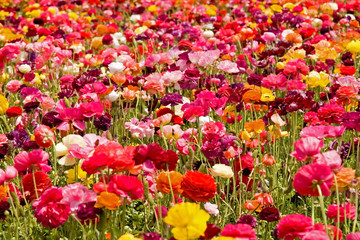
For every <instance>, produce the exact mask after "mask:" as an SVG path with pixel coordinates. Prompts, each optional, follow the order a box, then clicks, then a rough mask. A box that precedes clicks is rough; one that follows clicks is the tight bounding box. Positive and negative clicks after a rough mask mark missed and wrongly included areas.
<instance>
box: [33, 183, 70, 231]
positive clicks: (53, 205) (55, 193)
mask: <svg viewBox="0 0 360 240" xmlns="http://www.w3.org/2000/svg"><path fill="white" fill-rule="evenodd" d="M62 199H63V193H62V189H61V188H57V187H51V188H49V189H47V190H46V191H45V192H44V193H43V194H42V195H41V197H40V198H39V199H37V200H35V201H34V203H33V204H32V206H33V208H35V212H34V216H35V217H36V219H37V221H38V222H40V223H41V224H42V225H43V226H44V227H49V228H50V229H52V228H57V227H60V226H61V225H63V224H64V223H65V222H66V220H67V219H68V218H69V215H70V206H69V205H67V204H64V203H62V202H61V200H62Z"/></svg>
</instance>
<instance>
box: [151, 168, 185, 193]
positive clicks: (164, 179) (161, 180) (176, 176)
mask: <svg viewBox="0 0 360 240" xmlns="http://www.w3.org/2000/svg"><path fill="white" fill-rule="evenodd" d="M169 178H170V182H171V188H172V190H173V193H175V194H177V193H182V192H183V190H182V189H181V182H182V180H183V176H182V175H181V173H178V172H176V171H171V172H170V173H168V172H161V173H160V174H159V175H158V176H157V177H156V188H157V190H158V191H159V192H161V193H164V194H165V193H171V189H170V184H169Z"/></svg>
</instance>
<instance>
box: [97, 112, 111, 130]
mask: <svg viewBox="0 0 360 240" xmlns="http://www.w3.org/2000/svg"><path fill="white" fill-rule="evenodd" d="M94 126H95V127H96V128H97V129H100V130H103V131H106V130H108V129H109V128H110V127H111V117H109V116H108V115H102V116H100V117H98V118H94Z"/></svg>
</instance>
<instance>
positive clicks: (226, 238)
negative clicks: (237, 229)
mask: <svg viewBox="0 0 360 240" xmlns="http://www.w3.org/2000/svg"><path fill="white" fill-rule="evenodd" d="M211 240H235V238H232V237H223V236H220V237H215V238H212V239H211Z"/></svg>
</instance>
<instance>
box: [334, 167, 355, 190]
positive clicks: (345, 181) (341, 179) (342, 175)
mask: <svg viewBox="0 0 360 240" xmlns="http://www.w3.org/2000/svg"><path fill="white" fill-rule="evenodd" d="M354 178H355V170H354V169H352V168H345V167H343V168H341V169H340V171H339V172H338V173H337V174H336V180H337V185H338V188H339V191H343V190H345V188H346V187H347V186H349V184H350V183H351V181H352V180H353V179H354ZM335 189H336V186H335V181H334V185H333V186H332V187H331V190H335Z"/></svg>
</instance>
